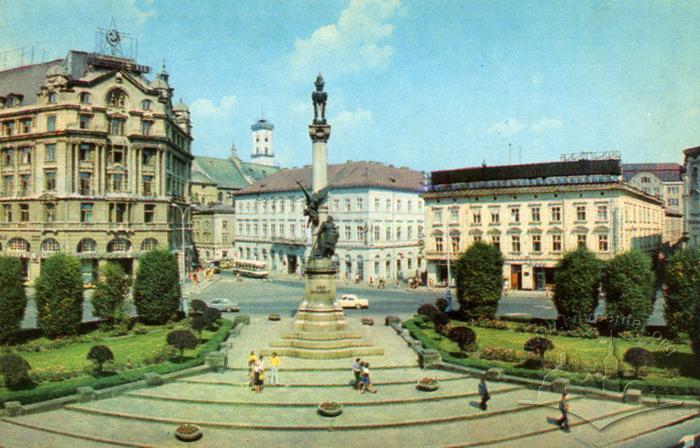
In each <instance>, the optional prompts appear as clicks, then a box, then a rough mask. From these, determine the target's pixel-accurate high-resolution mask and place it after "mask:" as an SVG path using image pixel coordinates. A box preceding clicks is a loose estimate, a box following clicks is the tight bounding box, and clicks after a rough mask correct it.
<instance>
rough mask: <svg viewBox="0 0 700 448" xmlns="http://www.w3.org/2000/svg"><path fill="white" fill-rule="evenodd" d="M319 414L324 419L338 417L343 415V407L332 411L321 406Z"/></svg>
mask: <svg viewBox="0 0 700 448" xmlns="http://www.w3.org/2000/svg"><path fill="white" fill-rule="evenodd" d="M318 413H319V414H321V415H322V416H324V417H337V416H339V415H340V414H342V413H343V408H342V406H339V407H337V408H332V409H324V408H322V407H321V406H319V407H318Z"/></svg>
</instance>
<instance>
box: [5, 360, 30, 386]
mask: <svg viewBox="0 0 700 448" xmlns="http://www.w3.org/2000/svg"><path fill="white" fill-rule="evenodd" d="M30 369H31V367H30V366H29V363H28V362H27V360H25V359H24V358H22V357H21V356H19V355H15V354H12V353H10V354H8V355H3V356H0V373H2V376H3V377H4V378H5V386H6V387H7V388H8V389H24V388H27V387H29V386H31V383H32V381H31V379H30V378H29V370H30Z"/></svg>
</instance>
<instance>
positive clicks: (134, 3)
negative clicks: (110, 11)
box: [120, 0, 156, 25]
mask: <svg viewBox="0 0 700 448" xmlns="http://www.w3.org/2000/svg"><path fill="white" fill-rule="evenodd" d="M139 4H143V5H144V6H143V7H141V6H139ZM152 4H153V2H152V1H151V0H144V1H141V2H140V1H138V0H126V2H124V7H123V9H121V11H120V12H121V14H123V15H126V16H130V17H133V18H134V20H136V22H137V23H138V24H139V25H143V24H144V23H146V21H148V19H150V18H151V17H155V15H156V10H155V9H154V8H153V6H152ZM146 5H148V6H146Z"/></svg>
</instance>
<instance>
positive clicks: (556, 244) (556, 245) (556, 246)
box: [552, 235, 561, 252]
mask: <svg viewBox="0 0 700 448" xmlns="http://www.w3.org/2000/svg"><path fill="white" fill-rule="evenodd" d="M552 252H561V235H552Z"/></svg>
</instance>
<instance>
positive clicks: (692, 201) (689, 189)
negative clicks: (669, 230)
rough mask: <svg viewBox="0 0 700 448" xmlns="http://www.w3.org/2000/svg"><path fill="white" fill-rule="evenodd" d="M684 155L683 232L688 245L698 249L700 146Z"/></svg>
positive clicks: (699, 237) (699, 230)
mask: <svg viewBox="0 0 700 448" xmlns="http://www.w3.org/2000/svg"><path fill="white" fill-rule="evenodd" d="M683 153H684V154H685V172H686V174H685V232H686V233H687V236H688V243H689V244H690V245H691V246H694V247H700V146H696V147H695V148H688V149H686V150H685V151H683Z"/></svg>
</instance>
